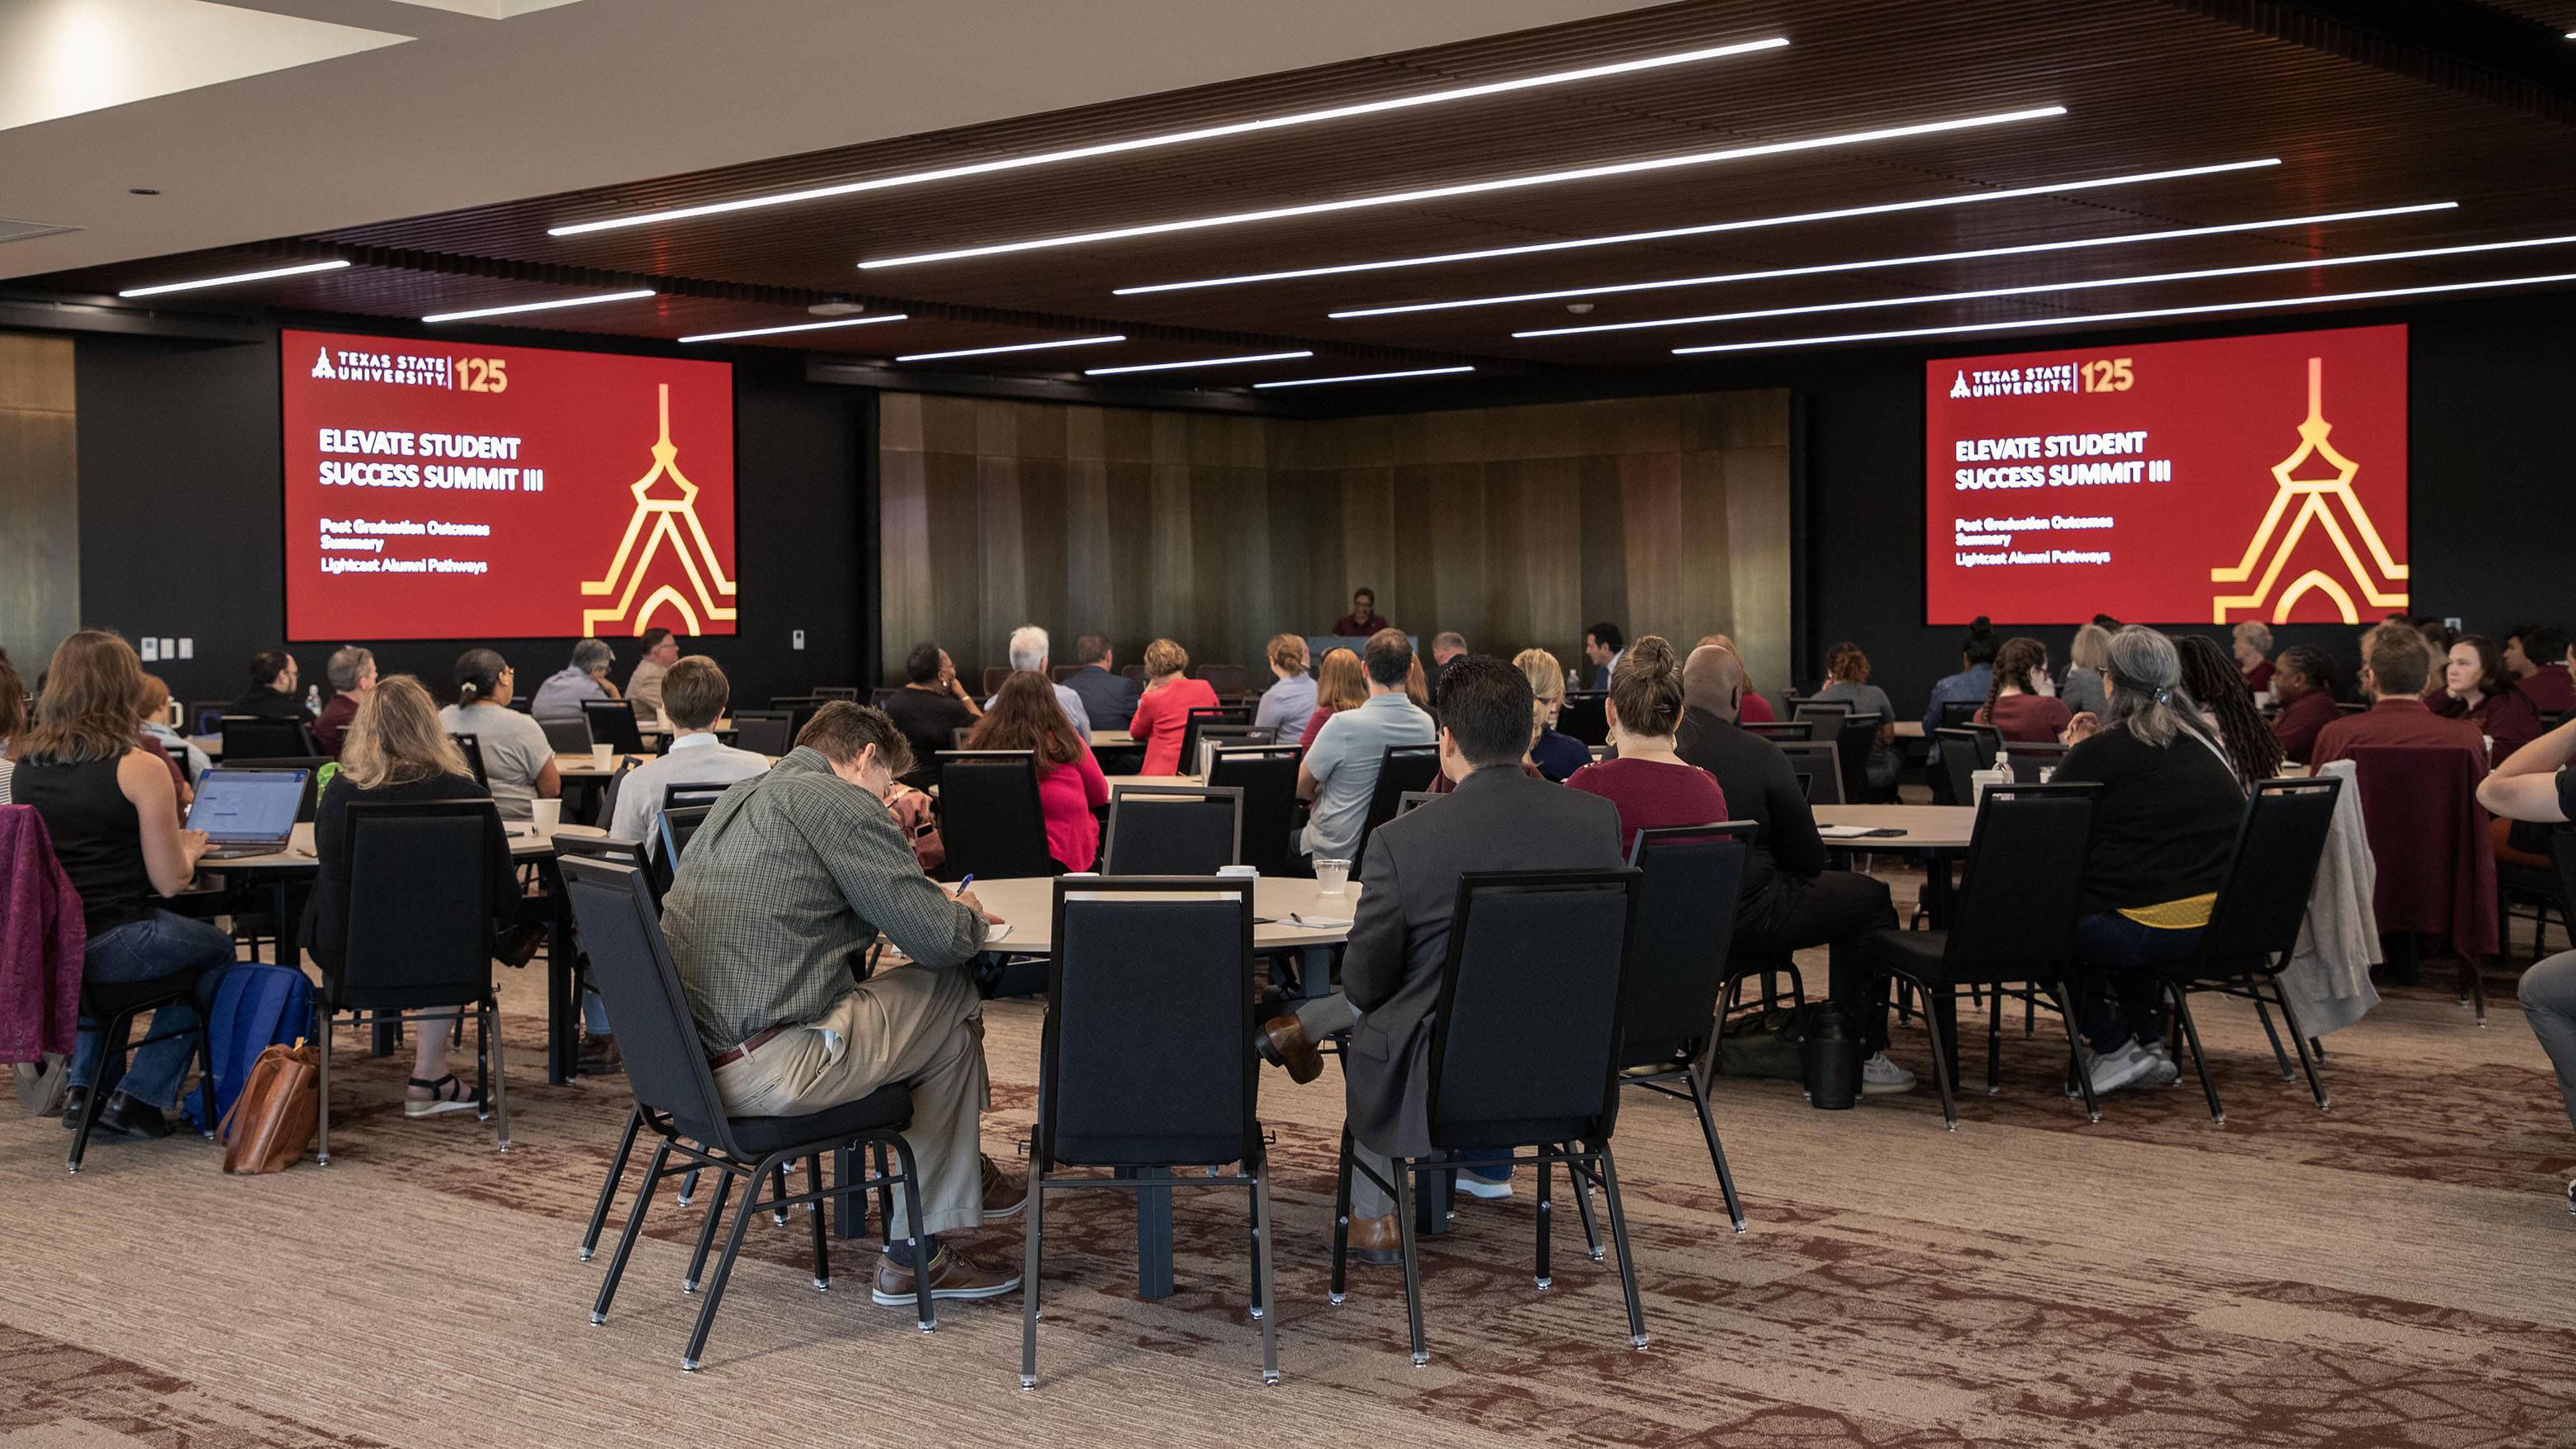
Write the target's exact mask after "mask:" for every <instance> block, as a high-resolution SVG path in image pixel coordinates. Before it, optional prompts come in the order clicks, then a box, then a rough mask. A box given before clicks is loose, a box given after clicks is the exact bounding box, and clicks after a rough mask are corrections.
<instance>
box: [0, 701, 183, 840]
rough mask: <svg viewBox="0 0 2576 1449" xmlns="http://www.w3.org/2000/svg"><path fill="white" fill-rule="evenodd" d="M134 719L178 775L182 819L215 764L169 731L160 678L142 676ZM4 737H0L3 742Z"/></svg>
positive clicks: (166, 707) (168, 702) (166, 705)
mask: <svg viewBox="0 0 2576 1449" xmlns="http://www.w3.org/2000/svg"><path fill="white" fill-rule="evenodd" d="M134 712H135V715H136V717H137V718H138V719H139V720H140V721H141V722H142V725H143V737H144V738H145V739H147V740H150V741H151V742H152V747H153V748H154V749H156V750H159V751H160V752H161V753H162V754H163V755H164V756H166V757H167V758H168V759H169V761H170V765H171V768H172V769H173V770H175V771H177V772H178V775H177V778H178V783H179V807H180V813H181V814H182V815H185V814H186V813H187V807H188V804H189V802H191V801H193V800H195V799H196V798H197V794H196V791H195V790H193V789H191V788H189V787H190V784H191V783H192V782H193V781H195V780H197V779H198V778H200V777H201V776H203V775H204V774H205V773H206V771H208V770H210V769H213V768H214V764H215V762H214V761H212V760H210V759H208V758H206V752H205V751H203V750H201V749H198V748H197V747H196V746H195V745H194V744H192V743H190V742H189V740H188V737H187V736H186V735H183V734H181V733H179V732H178V731H177V730H174V729H172V728H170V686H169V684H168V683H166V682H165V681H164V680H163V679H162V678H161V676H160V675H157V674H147V675H145V676H143V697H142V698H141V699H138V700H136V701H135V702H134ZM5 738H6V736H0V739H5Z"/></svg>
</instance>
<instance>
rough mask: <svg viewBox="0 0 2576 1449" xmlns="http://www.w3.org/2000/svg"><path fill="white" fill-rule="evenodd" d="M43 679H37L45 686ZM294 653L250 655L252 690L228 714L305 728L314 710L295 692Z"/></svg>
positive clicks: (275, 651)
mask: <svg viewBox="0 0 2576 1449" xmlns="http://www.w3.org/2000/svg"><path fill="white" fill-rule="evenodd" d="M43 687H44V682H43V681H42V680H39V681H37V688H39V689H42V688H43ZM296 688H297V680H296V674H295V656H294V655H292V654H289V653H287V652H286V651H285V650H283V649H262V650H261V651H259V652H258V653H257V654H254V655H252V656H251V658H250V692H249V693H248V694H245V695H243V696H242V697H241V698H239V699H236V700H234V701H233V702H232V703H230V704H228V705H225V706H224V713H226V714H255V715H257V716H259V717H260V718H261V719H291V720H295V721H297V722H299V723H301V724H303V725H304V726H305V727H306V728H308V729H309V728H311V727H312V725H313V711H311V710H309V709H306V708H305V707H304V696H303V695H301V694H298V693H297V692H296Z"/></svg>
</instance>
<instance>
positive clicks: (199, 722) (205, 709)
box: [187, 700, 224, 747]
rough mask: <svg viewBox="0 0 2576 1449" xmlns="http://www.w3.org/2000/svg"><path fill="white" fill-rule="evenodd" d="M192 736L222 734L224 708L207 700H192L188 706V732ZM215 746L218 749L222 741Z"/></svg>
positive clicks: (218, 741)
mask: <svg viewBox="0 0 2576 1449" xmlns="http://www.w3.org/2000/svg"><path fill="white" fill-rule="evenodd" d="M187 732H188V733H189V734H192V735H216V736H220V735H222V734H223V732H224V706H223V704H221V703H217V702H214V701H209V700H192V701H190V703H189V705H188V730H187ZM216 744H217V745H218V746H219V747H220V745H221V744H222V741H221V740H220V739H218V740H217V741H216Z"/></svg>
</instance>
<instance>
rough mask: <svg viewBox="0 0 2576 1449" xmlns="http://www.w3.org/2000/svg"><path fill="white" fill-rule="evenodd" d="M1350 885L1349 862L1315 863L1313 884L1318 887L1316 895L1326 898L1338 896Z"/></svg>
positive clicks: (1322, 861)
mask: <svg viewBox="0 0 2576 1449" xmlns="http://www.w3.org/2000/svg"><path fill="white" fill-rule="evenodd" d="M1350 883H1351V863H1350V862H1349V861H1347V860H1319V861H1316V862H1315V884H1316V886H1317V887H1318V894H1321V895H1328V896H1337V895H1340V894H1341V893H1342V892H1343V891H1344V890H1346V889H1348V888H1349V886H1350Z"/></svg>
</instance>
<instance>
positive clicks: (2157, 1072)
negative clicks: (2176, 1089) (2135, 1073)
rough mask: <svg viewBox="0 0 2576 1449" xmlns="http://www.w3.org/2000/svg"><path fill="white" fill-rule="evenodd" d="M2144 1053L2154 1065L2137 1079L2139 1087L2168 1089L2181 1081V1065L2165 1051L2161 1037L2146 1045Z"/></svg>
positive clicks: (2170, 1053)
mask: <svg viewBox="0 0 2576 1449" xmlns="http://www.w3.org/2000/svg"><path fill="white" fill-rule="evenodd" d="M2146 1052H2147V1056H2148V1058H2149V1059H2150V1060H2151V1061H2152V1062H2153V1063H2154V1065H2153V1066H2151V1067H2149V1068H2148V1070H2147V1074H2146V1075H2145V1076H2143V1077H2140V1078H2139V1079H2138V1085H2139V1086H2141V1087H2170V1086H2172V1085H2173V1084H2174V1083H2176V1082H2179V1081H2181V1080H2182V1063H2180V1062H2177V1061H2175V1060H2174V1059H2173V1053H2172V1052H2170V1051H2168V1050H2166V1048H2165V1044H2164V1039H2163V1038H2162V1037H2159V1038H2157V1039H2156V1040H2154V1041H2151V1042H2149V1043H2147V1046H2146Z"/></svg>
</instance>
